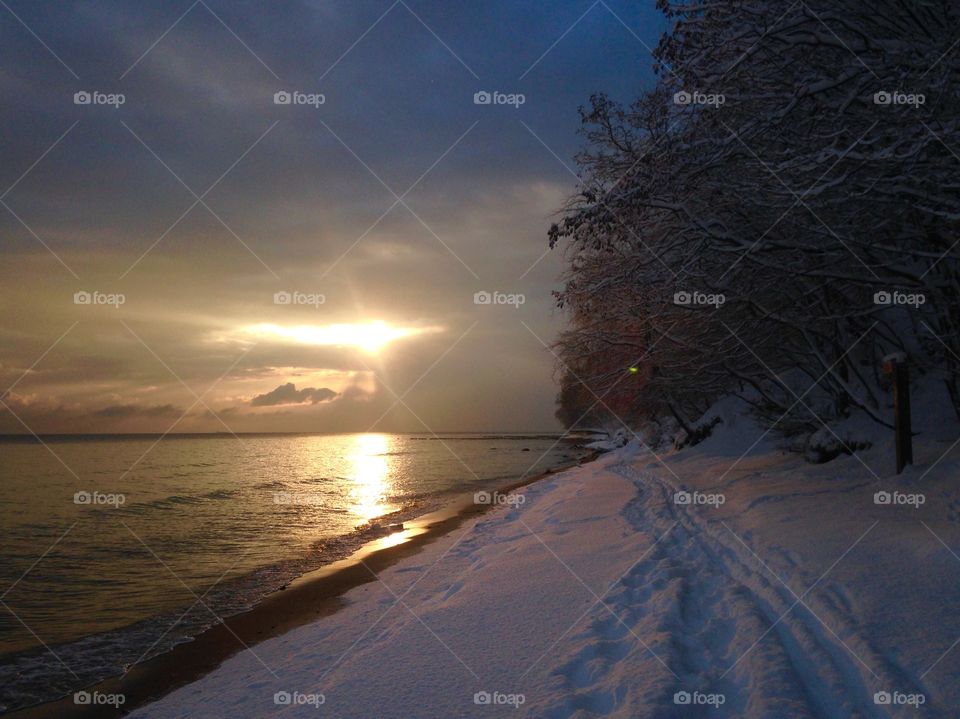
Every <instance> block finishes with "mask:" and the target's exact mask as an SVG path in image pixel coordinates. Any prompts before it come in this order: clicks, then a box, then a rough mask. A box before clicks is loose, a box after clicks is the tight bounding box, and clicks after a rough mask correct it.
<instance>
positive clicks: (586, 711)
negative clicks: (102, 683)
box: [133, 403, 960, 719]
mask: <svg viewBox="0 0 960 719" xmlns="http://www.w3.org/2000/svg"><path fill="white" fill-rule="evenodd" d="M918 406H919V407H920V410H919V411H918V412H917V415H918V416H917V425H918V426H917V427H916V429H917V430H918V432H920V435H919V436H918V441H917V442H916V447H915V449H916V466H913V467H910V468H908V469H907V471H906V472H905V473H904V474H903V475H900V476H899V477H895V476H894V474H893V472H892V468H891V464H892V460H891V457H892V438H889V437H887V436H886V435H885V434H882V433H880V432H876V433H875V443H874V445H873V447H871V448H870V449H868V450H865V451H862V452H860V453H858V455H857V456H842V457H840V458H838V459H836V460H834V461H832V462H829V463H826V464H821V465H811V464H808V463H806V462H805V461H804V459H803V458H802V457H801V456H799V455H797V454H788V453H784V452H782V451H780V450H779V449H778V448H777V447H776V446H775V444H774V443H773V442H772V441H771V440H770V438H769V437H762V438H761V439H760V440H759V441H757V440H758V437H761V431H758V429H757V427H756V426H754V425H752V424H751V423H750V422H749V421H748V420H747V419H746V418H744V417H742V416H739V415H737V414H736V413H735V412H729V411H726V412H724V413H723V418H724V422H723V423H722V424H720V425H719V426H718V428H717V430H716V431H715V433H714V435H713V436H711V437H710V438H709V439H707V440H706V441H704V442H703V443H701V444H700V445H698V446H697V447H694V448H688V449H686V450H682V451H677V452H674V451H666V452H658V453H654V452H653V451H651V450H650V449H648V448H645V447H644V446H642V445H641V443H640V442H639V441H638V440H637V439H634V440H633V441H632V442H631V443H630V444H628V445H627V446H626V447H623V448H620V449H616V450H613V451H611V452H609V453H607V454H605V455H603V456H601V457H600V458H599V459H598V460H596V461H594V462H592V463H588V464H585V465H583V466H582V467H579V468H574V469H571V470H567V471H565V472H563V473H560V474H557V475H555V476H553V477H550V478H547V479H544V480H542V481H540V482H537V483H535V484H533V485H530V486H528V487H526V488H524V489H522V490H520V493H519V494H518V495H517V497H523V499H522V500H520V499H515V500H513V501H511V502H509V503H505V504H503V505H502V506H499V507H496V508H494V509H492V510H491V511H490V512H487V513H485V514H483V515H481V516H479V517H477V518H474V519H469V520H467V521H466V522H464V523H463V524H462V525H460V526H459V527H457V528H456V529H455V530H454V531H452V532H450V533H448V534H446V535H443V536H442V537H440V538H439V539H437V540H436V541H434V542H432V543H430V544H429V545H427V546H426V547H425V548H424V549H423V550H422V551H420V552H419V553H417V554H415V555H413V556H409V557H406V558H404V559H402V560H401V561H399V562H397V563H396V564H394V565H392V566H390V567H388V568H386V569H384V570H383V571H380V572H378V573H377V576H376V579H373V578H372V577H371V581H370V582H369V583H367V584H364V585H362V586H359V587H356V588H354V589H352V590H350V591H349V592H348V593H346V594H345V595H344V596H343V602H344V606H343V608H342V609H341V610H340V611H339V612H337V613H336V614H334V615H331V616H327V617H324V618H322V619H320V620H318V621H316V622H314V623H311V624H308V625H305V626H302V627H300V628H297V629H294V630H293V631H290V632H289V633H287V634H284V635H282V636H278V637H275V638H273V639H270V640H267V641H264V642H262V643H260V644H257V645H255V646H253V647H252V648H251V650H249V651H243V652H241V653H239V654H237V655H235V656H234V657H232V658H231V659H229V660H227V661H226V662H225V663H224V664H223V665H222V666H221V667H219V668H218V669H217V670H215V671H213V672H212V673H210V674H208V675H207V676H205V677H203V678H201V679H200V680H198V681H196V682H194V683H192V684H189V685H187V686H184V687H181V688H180V689H178V690H176V691H174V692H173V693H171V694H169V695H168V696H166V697H164V698H162V699H161V700H159V701H157V702H155V703H153V704H150V705H146V706H144V707H142V708H140V709H139V710H137V711H135V712H134V714H133V716H136V717H155V718H158V719H159V718H166V717H187V716H208V717H218V716H221V717H254V716H258V717H259V716H274V715H275V716H337V717H371V716H377V717H452V716H470V717H490V716H496V715H506V716H530V717H556V718H559V717H589V716H616V717H675V716H718V717H720V716H722V717H735V716H749V717H851V716H862V717H887V716H907V715H910V716H935V717H949V716H956V707H957V706H958V704H960V682H958V681H957V680H958V677H960V651H958V650H956V648H955V647H956V646H957V644H958V642H960V616H958V615H957V613H956V598H957V594H958V591H957V586H958V581H957V580H958V579H960V556H958V555H957V554H956V552H957V551H958V548H960V533H958V531H957V527H958V521H960V513H958V507H960V502H958V499H957V492H956V489H955V487H954V486H953V482H954V479H955V477H956V476H957V469H958V455H957V453H956V451H952V452H951V450H953V446H952V440H951V441H947V440H946V438H947V437H949V436H955V428H954V427H946V426H941V425H942V422H941V423H939V424H938V423H937V422H936V421H927V418H928V417H929V418H933V417H935V415H933V414H929V413H925V412H923V409H922V408H923V405H922V403H918ZM952 433H953V434H952ZM678 492H679V493H680V494H679V495H678ZM878 492H879V493H881V494H877V493H878ZM884 493H886V494H884ZM888 702H889V703H888Z"/></svg>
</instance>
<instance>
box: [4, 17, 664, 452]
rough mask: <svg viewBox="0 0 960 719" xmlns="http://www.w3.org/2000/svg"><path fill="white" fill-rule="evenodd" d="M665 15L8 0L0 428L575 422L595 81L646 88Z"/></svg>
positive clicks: (427, 427)
mask: <svg viewBox="0 0 960 719" xmlns="http://www.w3.org/2000/svg"><path fill="white" fill-rule="evenodd" d="M665 27H666V22H665V20H664V18H663V17H662V16H661V15H660V14H659V13H658V11H657V10H656V8H655V3H654V2H653V0H644V1H643V2H638V1H628V0H597V1H596V2H592V4H591V2H590V1H588V0H579V1H576V2H575V1H573V0H569V1H566V0H564V1H558V2H550V3H545V2H517V1H516V0H513V1H510V0H502V1H501V0H481V1H480V2H460V1H450V0H397V1H396V2H393V1H392V0H369V1H368V0H349V1H346V0H342V1H339V2H321V1H318V0H315V1H310V2H308V1H307V0H300V1H292V2H282V1H279V2H250V1H246V0H232V1H231V2H227V1H226V0H197V1H196V2H194V0H182V1H181V2H173V1H171V0H164V1H159V0H157V1H155V2H154V1H149V0H140V1H138V2H135V3H131V2H129V1H126V0H116V1H115V2H109V1H103V2H94V1H93V0H87V1H86V2H81V1H75V2H54V1H52V0H51V1H49V2H48V1H46V0H44V1H39V2H38V1H36V0H3V2H0V97H2V102H0V157H2V158H3V161H2V163H0V252H2V258H3V261H2V263H0V401H2V404H0V432H6V433H37V434H44V433H73V432H104V433H113V432H166V431H174V432H210V431H214V432H252V431H258V432H271V431H273V432H283V431H300V432H337V431H353V432H360V431H390V432H444V431H458V432H459V431H533V430H535V431H543V430H555V429H559V424H558V422H557V420H556V419H555V418H554V416H553V413H554V409H555V407H554V399H555V396H556V385H555V382H554V377H555V374H554V371H555V362H556V360H555V358H554V356H553V355H552V354H551V352H550V351H549V348H548V347H549V345H550V343H551V342H552V341H553V339H554V338H555V336H556V334H557V332H558V331H559V329H560V328H561V327H562V323H563V316H562V313H561V312H560V311H559V310H557V309H556V308H555V307H554V303H553V299H552V296H551V291H552V290H554V289H557V288H558V287H559V285H560V281H561V280H560V274H561V271H562V260H563V257H562V250H559V249H558V250H553V251H550V250H549V249H548V246H547V230H548V228H549V226H550V223H551V222H552V221H555V220H556V219H557V218H558V217H559V212H560V210H561V209H562V207H563V203H564V201H565V199H566V198H567V197H569V196H570V195H571V194H572V193H573V192H574V191H575V189H576V183H577V180H576V176H575V171H576V166H575V164H574V162H573V158H574V156H575V154H576V153H577V152H578V150H579V149H581V148H582V142H583V141H582V138H581V137H580V136H579V135H578V132H577V131H578V128H579V126H580V122H579V114H578V108H579V107H580V106H582V105H584V104H586V103H587V102H588V101H589V97H590V95H591V94H592V93H595V92H605V93H608V94H609V95H610V96H611V97H613V98H614V99H617V100H621V101H624V102H629V101H630V100H632V99H633V98H635V97H636V96H638V95H639V94H640V93H641V92H642V91H644V90H645V89H648V88H649V87H650V86H651V85H652V83H653V78H654V76H653V71H652V64H653V60H652V57H651V52H650V49H651V48H653V47H655V46H656V43H657V40H658V38H659V36H660V35H661V33H662V32H663V31H664V29H665ZM278 93H280V94H278ZM477 93H481V94H479V95H478V94H477ZM483 93H488V94H483ZM488 98H489V99H490V102H487V103H485V102H484V100H486V99H488ZM285 100H289V102H285ZM478 293H479V294H478ZM486 300H489V302H487V301H486Z"/></svg>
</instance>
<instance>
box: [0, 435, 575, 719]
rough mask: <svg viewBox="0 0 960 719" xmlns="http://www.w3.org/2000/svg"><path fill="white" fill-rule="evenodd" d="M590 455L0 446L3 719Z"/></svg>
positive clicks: (424, 445) (214, 440)
mask: <svg viewBox="0 0 960 719" xmlns="http://www.w3.org/2000/svg"><path fill="white" fill-rule="evenodd" d="M584 454H585V451H584V450H583V449H582V447H581V446H580V444H579V443H578V440H576V439H575V438H570V437H563V436H561V435H557V434H550V433H543V434H496V433H487V434H482V433H480V434H440V435H437V434H379V433H377V434H369V433H368V434H243V435H230V434H197V435H172V434H171V435H166V436H159V435H142V434H141V435H56V436H44V437H40V438H35V437H30V436H27V437H24V436H0V522H2V539H0V711H7V710H10V709H14V708H18V707H22V706H27V705H31V704H35V703H37V702H41V701H48V700H52V699H56V698H59V697H62V696H64V695H66V694H69V693H70V692H71V691H75V690H77V689H79V688H81V687H84V686H89V685H90V684H92V683H95V682H98V681H101V680H103V679H106V678H109V677H113V676H120V675H122V674H123V673H124V672H125V671H126V670H127V669H128V668H129V667H131V666H133V665H135V664H137V663H139V662H142V661H144V660H146V659H149V658H150V657H153V656H155V655H157V654H159V653H161V652H164V651H168V650H169V649H170V648H171V647H173V646H174V645H176V644H178V643H181V642H184V641H189V640H190V638H191V637H193V636H196V635H197V634H198V633H200V632H202V631H203V630H204V629H205V628H207V627H209V626H211V625H212V624H213V623H215V622H217V621H219V619H218V617H225V616H229V615H231V614H236V613H238V612H242V611H244V610H245V609H249V608H250V607H252V606H253V605H255V604H256V603H257V602H258V601H259V600H260V599H262V598H263V597H264V596H266V595H267V594H268V593H270V592H273V591H276V590H278V589H280V588H281V587H283V586H285V585H286V584H287V583H289V582H290V581H291V580H292V579H295V578H296V577H298V576H300V575H302V574H304V573H306V572H309V571H312V570H314V569H317V568H319V567H321V566H323V565H325V564H328V563H330V562H332V561H336V560H338V559H342V558H344V557H346V556H348V555H349V554H350V553H351V552H353V551H354V550H356V549H357V548H358V547H359V546H361V545H362V544H363V543H365V542H367V541H370V540H371V539H375V538H378V537H380V536H384V535H385V534H388V533H390V532H391V531H393V530H394V529H395V528H396V525H397V524H399V523H402V522H403V520H404V519H409V518H412V517H414V516H418V515H420V514H424V513H426V512H429V511H433V510H435V509H438V508H440V507H441V506H443V505H445V504H449V503H451V502H453V501H455V500H456V499H458V498H459V497H460V496H461V495H464V494H470V493H473V492H477V491H482V490H487V491H489V490H492V489H495V488H497V487H502V486H505V485H508V484H512V483H514V482H516V481H518V480H521V479H523V478H527V477H532V476H535V475H537V474H540V473H542V472H544V471H546V470H548V469H555V468H557V467H560V466H564V465H569V464H572V463H575V462H576V461H577V460H578V459H579V458H581V457H582V456H584Z"/></svg>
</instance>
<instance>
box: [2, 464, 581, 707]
mask: <svg viewBox="0 0 960 719" xmlns="http://www.w3.org/2000/svg"><path fill="white" fill-rule="evenodd" d="M596 457H597V454H596V453H594V454H592V455H588V456H587V457H584V458H583V459H581V460H580V462H578V463H577V464H583V463H586V462H589V461H592V460H593V459H595V458H596ZM569 466H577V465H576V464H572V465H569ZM565 468H567V467H560V468H556V469H553V470H550V471H548V472H545V473H543V474H539V475H536V476H533V477H528V478H526V479H524V480H522V481H517V482H514V483H512V484H508V485H506V486H504V487H500V488H499V489H498V490H497V491H498V492H512V491H515V490H517V489H519V488H521V487H525V486H528V485H530V484H533V483H534V482H537V481H540V480H542V479H545V478H547V477H550V476H552V475H553V474H556V473H557V472H560V471H563V470H564V469H565ZM494 506H496V505H492V504H476V503H475V502H474V501H473V495H465V496H463V497H461V498H459V499H457V500H456V501H454V502H452V503H451V504H449V505H447V506H445V507H443V508H442V509H439V510H436V511H433V512H430V513H428V514H424V515H422V516H420V517H417V518H415V519H412V520H408V521H405V522H404V523H403V530H402V531H398V532H394V533H393V534H390V535H388V536H385V537H380V538H378V539H375V540H373V541H371V542H368V543H367V544H364V545H363V546H362V547H361V548H359V549H358V550H357V551H355V552H353V553H352V554H351V555H350V556H349V557H347V558H345V559H342V560H339V561H336V562H333V563H331V564H328V565H326V566H324V567H321V568H319V569H317V570H315V571H312V572H309V573H307V574H304V575H303V576H301V577H299V578H298V579H296V580H294V581H293V582H291V583H290V584H289V585H288V586H287V587H285V588H284V589H282V590H280V591H277V592H274V593H272V594H269V595H267V596H266V597H264V599H263V600H262V601H260V602H259V603H258V604H257V605H255V606H254V607H252V608H251V609H250V610H248V611H246V612H242V613H240V614H236V615H233V616H230V617H225V618H223V621H222V623H220V624H216V625H214V626H212V627H210V628H209V629H207V630H206V631H204V632H202V633H201V634H199V635H197V636H196V637H194V638H193V640H192V641H189V642H185V643H183V644H178V645H177V646H176V647H174V648H173V649H171V650H170V651H169V652H165V653H163V654H160V655H158V656H156V657H153V658H152V659H150V660H148V661H145V662H142V663H140V664H138V665H136V666H135V667H134V668H133V669H131V670H130V671H129V672H128V673H127V674H126V675H125V676H123V677H121V678H112V679H107V680H105V681H103V682H100V683H98V684H95V685H93V686H89V687H86V689H87V691H89V692H91V693H92V692H94V691H96V692H100V693H101V694H122V695H123V696H124V697H125V701H124V703H123V705H122V706H121V707H119V708H114V707H111V706H96V707H94V706H88V705H86V706H85V705H77V704H76V703H74V700H73V695H72V694H71V695H69V696H66V697H64V698H62V699H59V700H56V701H52V702H45V703H42V704H37V705H34V706H32V707H25V708H23V709H18V710H15V711H12V712H10V713H8V714H6V715H5V716H9V717H15V718H16V719H54V718H61V717H62V718H67V719H74V718H76V719H80V718H86V717H111V716H123V715H124V714H127V713H128V712H130V711H132V710H134V709H136V708H137V707H140V706H143V705H144V704H147V703H149V702H151V701H154V700H156V699H157V698H159V697H162V696H164V695H165V694H168V693H169V692H171V691H173V690H174V689H176V688H177V687H180V686H183V685H185V684H188V683H190V682H192V681H195V680H196V679H198V678H200V677H202V676H204V675H205V674H207V673H209V672H210V671H212V670H214V669H216V668H217V667H218V666H220V665H221V664H222V663H223V662H224V661H225V660H226V659H228V658H229V657H231V656H233V655H234V654H237V653H239V652H241V651H244V650H245V649H246V648H247V647H252V646H255V645H256V644H259V643H260V642H262V641H265V640H267V639H270V638H271V637H275V636H278V635H280V634H284V633H286V632H288V631H290V630H291V629H294V628H296V627H299V626H302V625H304V624H308V623H310V622H313V621H316V620H317V619H319V618H321V617H324V616H328V615H331V614H334V613H335V612H337V611H338V610H339V609H341V608H342V606H343V601H342V599H341V597H342V595H343V594H345V593H346V592H347V591H349V590H350V589H352V588H354V587H357V586H360V585H362V584H366V583H368V582H373V581H375V580H376V576H375V574H379V573H380V571H382V570H383V569H385V568H387V567H389V566H391V565H393V564H395V563H396V562H398V561H400V560H401V559H403V558H405V557H408V556H411V555H413V554H416V553H417V552H418V551H420V550H421V549H422V548H423V547H424V546H426V545H427V544H429V543H431V542H433V541H435V540H436V539H438V538H439V537H441V536H443V535H445V534H447V533H448V532H450V531H452V530H454V529H456V528H457V527H458V526H460V525H461V524H462V523H463V522H464V521H466V520H467V519H469V518H471V517H475V516H477V515H480V514H483V513H484V512H487V511H488V510H490V509H491V508H492V507H494Z"/></svg>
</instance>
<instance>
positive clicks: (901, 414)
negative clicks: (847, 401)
mask: <svg viewBox="0 0 960 719" xmlns="http://www.w3.org/2000/svg"><path fill="white" fill-rule="evenodd" d="M883 371H884V373H886V374H888V375H890V376H891V377H892V378H893V415H894V432H895V433H896V437H897V474H900V473H901V472H902V471H903V468H904V467H905V466H906V465H908V464H913V431H912V429H911V426H910V370H909V368H908V366H907V355H906V354H905V353H904V352H895V353H893V354H889V355H887V356H886V357H884V358H883Z"/></svg>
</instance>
